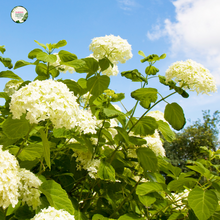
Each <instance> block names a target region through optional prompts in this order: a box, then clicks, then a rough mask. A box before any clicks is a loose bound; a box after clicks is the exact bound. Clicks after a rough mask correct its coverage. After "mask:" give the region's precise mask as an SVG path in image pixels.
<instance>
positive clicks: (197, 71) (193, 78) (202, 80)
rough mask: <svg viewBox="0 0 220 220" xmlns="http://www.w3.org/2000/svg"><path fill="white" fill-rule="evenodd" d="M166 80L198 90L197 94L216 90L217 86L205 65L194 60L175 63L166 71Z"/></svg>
mask: <svg viewBox="0 0 220 220" xmlns="http://www.w3.org/2000/svg"><path fill="white" fill-rule="evenodd" d="M165 76H166V82H167V83H168V82H169V81H171V80H174V81H175V82H177V83H179V86H180V87H183V88H184V89H189V90H191V91H196V92H197V94H199V93H202V94H207V95H208V94H209V92H216V91H217V87H216V83H215V80H214V78H213V76H212V75H211V74H210V72H209V70H208V69H206V68H205V67H204V66H203V65H201V64H199V63H196V62H195V61H193V60H187V61H185V62H183V61H178V62H175V63H173V64H172V65H171V66H170V67H169V68H168V70H167V71H166V75H165Z"/></svg>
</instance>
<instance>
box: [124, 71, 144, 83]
mask: <svg viewBox="0 0 220 220" xmlns="http://www.w3.org/2000/svg"><path fill="white" fill-rule="evenodd" d="M121 76H124V77H126V78H127V79H131V80H132V81H133V82H142V81H145V82H147V80H146V79H145V78H144V77H143V76H142V75H141V73H140V72H139V71H138V70H137V69H134V70H129V71H124V72H121Z"/></svg>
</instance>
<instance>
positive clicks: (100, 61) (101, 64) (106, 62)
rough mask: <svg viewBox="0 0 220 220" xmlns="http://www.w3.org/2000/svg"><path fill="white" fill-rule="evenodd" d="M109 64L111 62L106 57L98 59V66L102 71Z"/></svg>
mask: <svg viewBox="0 0 220 220" xmlns="http://www.w3.org/2000/svg"><path fill="white" fill-rule="evenodd" d="M110 65H111V62H110V60H109V59H108V58H107V57H104V58H103V59H101V60H99V66H100V68H101V71H102V72H103V71H105V70H106V69H108V68H109V66H110Z"/></svg>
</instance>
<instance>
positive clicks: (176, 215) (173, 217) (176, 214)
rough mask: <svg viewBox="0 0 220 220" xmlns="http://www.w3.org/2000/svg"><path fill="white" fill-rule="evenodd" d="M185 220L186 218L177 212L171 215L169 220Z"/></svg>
mask: <svg viewBox="0 0 220 220" xmlns="http://www.w3.org/2000/svg"><path fill="white" fill-rule="evenodd" d="M183 218H184V215H183V214H181V213H180V212H175V213H173V214H172V215H170V217H169V218H168V220H176V219H183Z"/></svg>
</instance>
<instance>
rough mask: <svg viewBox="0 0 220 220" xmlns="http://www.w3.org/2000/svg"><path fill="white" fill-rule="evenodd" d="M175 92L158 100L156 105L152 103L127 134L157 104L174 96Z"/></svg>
mask: <svg viewBox="0 0 220 220" xmlns="http://www.w3.org/2000/svg"><path fill="white" fill-rule="evenodd" d="M175 93H176V92H173V93H171V94H169V95H167V96H166V97H164V98H162V99H160V100H159V101H157V102H156V103H154V104H153V105H152V106H151V107H150V108H149V109H148V110H147V111H146V112H144V114H143V115H142V116H141V117H140V118H139V119H138V120H137V121H136V122H135V124H134V125H133V126H132V127H131V128H130V129H129V131H128V133H129V132H130V131H131V130H132V129H133V128H134V126H135V125H136V124H137V123H138V122H139V121H140V120H141V119H142V118H143V117H144V116H145V115H146V114H147V113H148V112H149V111H150V110H151V109H152V108H153V107H154V106H155V105H157V104H158V103H160V102H161V101H164V100H165V99H166V98H168V97H170V96H171V95H173V94H175Z"/></svg>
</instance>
